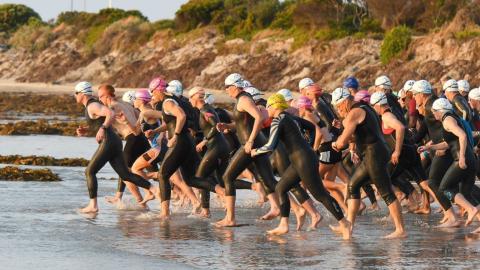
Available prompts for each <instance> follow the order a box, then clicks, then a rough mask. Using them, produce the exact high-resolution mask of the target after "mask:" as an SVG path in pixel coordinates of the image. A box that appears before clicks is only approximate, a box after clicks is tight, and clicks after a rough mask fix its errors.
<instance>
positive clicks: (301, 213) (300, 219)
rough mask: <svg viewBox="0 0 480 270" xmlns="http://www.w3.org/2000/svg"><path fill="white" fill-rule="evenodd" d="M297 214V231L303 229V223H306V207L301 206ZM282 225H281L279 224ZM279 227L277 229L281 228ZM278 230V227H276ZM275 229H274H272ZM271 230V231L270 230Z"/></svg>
mask: <svg viewBox="0 0 480 270" xmlns="http://www.w3.org/2000/svg"><path fill="white" fill-rule="evenodd" d="M295 216H296V218H297V231H301V230H302V227H303V224H305V217H306V213H305V209H303V208H300V209H299V210H298V212H295ZM279 227H280V226H279ZM279 227H277V229H278V228H279ZM275 230H276V229H275ZM271 231H273V230H271ZM268 232H270V231H268ZM268 232H267V233H268ZM287 232H288V228H287Z"/></svg>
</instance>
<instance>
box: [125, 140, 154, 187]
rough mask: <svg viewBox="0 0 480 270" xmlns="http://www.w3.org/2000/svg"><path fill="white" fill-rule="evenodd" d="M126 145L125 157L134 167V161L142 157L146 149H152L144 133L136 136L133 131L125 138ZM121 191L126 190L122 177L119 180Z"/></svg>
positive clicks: (129, 165) (130, 165)
mask: <svg viewBox="0 0 480 270" xmlns="http://www.w3.org/2000/svg"><path fill="white" fill-rule="evenodd" d="M125 141H126V142H125V146H124V147H123V158H124V159H125V162H127V166H128V168H132V166H133V163H135V160H137V158H138V157H140V156H141V155H142V154H143V153H145V151H147V150H148V149H150V144H149V143H148V140H147V138H146V137H145V135H144V134H143V133H140V134H139V135H137V136H135V134H133V133H131V134H129V135H128V136H127V137H126V138H125ZM117 190H118V191H119V192H124V191H125V183H124V182H123V180H122V179H120V180H119V181H118V189H117Z"/></svg>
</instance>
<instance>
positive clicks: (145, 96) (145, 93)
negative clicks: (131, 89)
mask: <svg viewBox="0 0 480 270" xmlns="http://www.w3.org/2000/svg"><path fill="white" fill-rule="evenodd" d="M135 99H138V100H141V101H144V102H150V101H151V100H152V95H150V92H149V90H148V89H138V90H137V91H136V92H135Z"/></svg>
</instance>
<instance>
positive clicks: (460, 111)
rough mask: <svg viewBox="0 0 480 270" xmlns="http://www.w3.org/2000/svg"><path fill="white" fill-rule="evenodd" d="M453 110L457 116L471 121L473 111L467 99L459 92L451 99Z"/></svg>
mask: <svg viewBox="0 0 480 270" xmlns="http://www.w3.org/2000/svg"><path fill="white" fill-rule="evenodd" d="M452 105H453V111H454V112H455V114H456V115H458V117H460V118H462V119H463V120H465V121H467V122H469V123H472V122H473V121H472V120H473V112H472V109H471V108H470V106H469V105H468V101H467V100H466V99H465V98H464V97H463V96H462V95H460V94H457V95H455V97H453V99H452Z"/></svg>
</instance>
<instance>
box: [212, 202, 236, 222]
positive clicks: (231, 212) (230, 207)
mask: <svg viewBox="0 0 480 270" xmlns="http://www.w3.org/2000/svg"><path fill="white" fill-rule="evenodd" d="M225 205H226V207H227V214H226V216H225V218H224V219H222V220H220V221H218V222H217V223H215V224H214V225H215V226H217V227H233V226H235V225H236V224H237V223H236V221H235V196H225Z"/></svg>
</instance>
